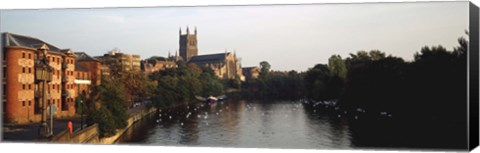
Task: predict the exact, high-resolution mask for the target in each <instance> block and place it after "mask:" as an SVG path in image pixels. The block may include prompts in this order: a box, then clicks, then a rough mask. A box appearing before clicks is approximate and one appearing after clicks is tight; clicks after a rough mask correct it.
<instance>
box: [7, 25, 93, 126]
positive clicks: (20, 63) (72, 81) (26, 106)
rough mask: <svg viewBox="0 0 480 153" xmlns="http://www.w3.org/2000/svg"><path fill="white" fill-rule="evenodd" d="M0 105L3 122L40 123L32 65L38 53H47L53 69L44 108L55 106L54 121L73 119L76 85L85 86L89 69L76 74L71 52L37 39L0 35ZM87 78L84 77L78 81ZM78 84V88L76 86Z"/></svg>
mask: <svg viewBox="0 0 480 153" xmlns="http://www.w3.org/2000/svg"><path fill="white" fill-rule="evenodd" d="M1 36H2V37H1V38H2V39H1V41H2V42H1V44H2V69H3V70H2V91H3V95H2V103H3V110H2V114H3V116H4V118H3V119H4V122H7V123H18V124H22V123H30V122H39V121H40V120H41V110H42V108H41V106H42V105H41V102H42V101H41V92H42V90H43V89H42V86H41V83H39V82H36V81H35V71H36V70H35V63H36V61H37V60H38V58H39V56H40V54H41V53H40V51H39V49H40V48H42V49H46V50H47V55H46V57H47V58H48V60H49V65H50V66H51V67H52V68H53V77H52V81H51V82H49V83H48V85H47V86H46V90H47V95H46V98H47V100H46V101H47V105H50V104H51V105H55V106H56V107H57V108H58V112H57V114H56V115H55V117H57V118H58V117H71V116H73V115H75V98H76V97H77V95H78V93H79V85H80V84H81V83H84V84H86V85H88V81H90V80H89V79H90V78H91V77H90V75H91V74H90V71H86V70H88V68H85V69H81V70H78V71H80V72H78V71H77V69H78V66H76V65H80V64H78V63H77V62H76V59H75V55H74V53H73V52H72V50H70V49H59V48H58V47H56V46H54V45H51V44H49V43H47V42H44V41H42V40H40V39H38V38H34V37H30V36H23V35H18V34H13V33H2V35H1ZM78 76H87V77H78ZM79 83H80V84H79Z"/></svg>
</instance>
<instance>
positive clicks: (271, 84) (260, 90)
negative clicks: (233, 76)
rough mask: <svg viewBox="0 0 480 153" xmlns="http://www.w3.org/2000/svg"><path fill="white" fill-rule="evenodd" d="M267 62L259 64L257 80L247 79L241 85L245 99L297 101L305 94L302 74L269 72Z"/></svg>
mask: <svg viewBox="0 0 480 153" xmlns="http://www.w3.org/2000/svg"><path fill="white" fill-rule="evenodd" d="M270 67H271V65H270V64H269V63H268V62H267V61H262V62H260V76H259V78H253V79H247V80H245V82H243V83H242V95H243V96H244V97H245V98H262V99H278V98H283V99H298V98H302V97H303V95H304V92H305V88H304V85H303V76H304V74H303V73H298V72H296V71H288V72H286V71H283V72H282V71H271V70H270Z"/></svg>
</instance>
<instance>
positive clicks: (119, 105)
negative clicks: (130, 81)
mask: <svg viewBox="0 0 480 153" xmlns="http://www.w3.org/2000/svg"><path fill="white" fill-rule="evenodd" d="M126 95H127V92H126V88H125V85H124V84H123V83H122V81H121V79H119V78H111V79H108V80H103V81H102V84H101V85H100V86H96V87H94V88H93V91H92V94H91V96H90V97H98V99H95V101H97V102H99V103H100V107H99V108H98V109H96V108H95V107H94V106H92V104H93V102H92V101H93V99H90V100H87V106H88V105H90V106H88V107H89V110H90V113H89V115H88V118H87V122H88V123H89V124H92V123H97V124H98V125H99V129H100V135H101V137H107V136H111V135H114V134H115V132H116V130H117V129H121V128H125V127H126V126H127V119H128V114H127V108H128V107H127V104H126V101H127V96H126Z"/></svg>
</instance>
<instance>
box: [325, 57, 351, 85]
mask: <svg viewBox="0 0 480 153" xmlns="http://www.w3.org/2000/svg"><path fill="white" fill-rule="evenodd" d="M328 69H330V72H332V74H333V75H336V76H338V77H340V78H342V79H346V78H347V65H346V64H345V61H344V60H343V59H342V57H341V56H340V55H332V56H331V57H330V58H329V59H328Z"/></svg>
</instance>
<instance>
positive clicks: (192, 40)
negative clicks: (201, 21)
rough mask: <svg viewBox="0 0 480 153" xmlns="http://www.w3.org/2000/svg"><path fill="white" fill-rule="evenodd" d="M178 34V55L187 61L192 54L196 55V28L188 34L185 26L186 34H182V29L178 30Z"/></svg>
mask: <svg viewBox="0 0 480 153" xmlns="http://www.w3.org/2000/svg"><path fill="white" fill-rule="evenodd" d="M179 35H180V49H179V50H180V56H181V57H182V58H183V60H185V61H187V62H188V61H189V60H190V58H192V56H197V55H198V47H197V28H195V32H194V34H190V31H189V30H188V27H187V34H185V35H182V29H181V28H180V31H179Z"/></svg>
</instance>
